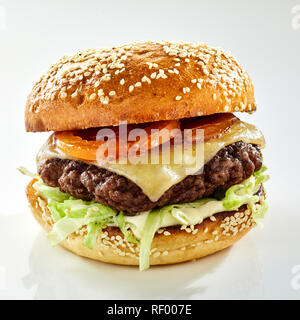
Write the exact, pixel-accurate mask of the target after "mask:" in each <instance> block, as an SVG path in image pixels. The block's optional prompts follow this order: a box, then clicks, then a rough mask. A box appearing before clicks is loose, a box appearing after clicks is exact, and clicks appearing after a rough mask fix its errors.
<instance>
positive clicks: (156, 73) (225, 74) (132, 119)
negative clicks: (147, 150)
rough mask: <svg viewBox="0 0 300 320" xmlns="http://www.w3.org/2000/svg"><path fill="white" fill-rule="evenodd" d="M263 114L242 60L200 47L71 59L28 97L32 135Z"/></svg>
mask: <svg viewBox="0 0 300 320" xmlns="http://www.w3.org/2000/svg"><path fill="white" fill-rule="evenodd" d="M255 110H256V104H255V100H254V90H253V84H252V82H251V79H250V77H249V75H248V74H247V73H246V72H245V70H244V69H243V67H242V66H241V65H240V64H239V63H238V62H237V61H236V59H235V58H234V57H233V56H232V55H230V54H229V53H228V52H225V51H224V50H222V49H219V48H212V47H209V46H207V45H206V44H201V43H195V44H190V43H183V42H169V41H160V42H145V43H132V44H127V45H123V46H121V47H112V48H104V49H89V50H85V51H82V52H80V53H77V54H75V55H70V56H64V57H62V59H61V60H60V61H59V62H58V63H56V64H54V65H53V66H51V68H50V69H49V71H48V72H47V73H46V74H45V75H43V76H42V77H41V79H40V80H39V81H38V82H37V83H36V84H35V86H34V87H33V89H32V92H31V93H30V94H29V96H28V99H27V105H26V113H25V122H26V130H27V131H64V130H73V129H86V128H90V127H101V126H110V125H119V124H120V123H124V122H127V123H143V122H152V121H159V120H174V119H181V118H187V117H195V116H201V115H209V114H214V113H223V112H237V111H245V112H252V111H255Z"/></svg>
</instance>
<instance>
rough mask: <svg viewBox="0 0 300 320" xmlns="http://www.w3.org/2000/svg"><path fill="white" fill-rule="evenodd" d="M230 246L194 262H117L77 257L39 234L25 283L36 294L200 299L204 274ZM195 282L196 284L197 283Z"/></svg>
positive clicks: (41, 296)
mask: <svg viewBox="0 0 300 320" xmlns="http://www.w3.org/2000/svg"><path fill="white" fill-rule="evenodd" d="M229 251H230V249H226V250H223V251H222V252H219V253H217V254H214V255H213V256H209V257H206V258H203V259H201V260H198V261H191V262H187V263H181V264H177V265H169V266H160V267H159V266H157V267H151V268H150V269H149V270H147V271H144V272H139V271H138V268H136V267H127V266H118V265H112V264H106V263H101V262H97V261H93V260H89V259H86V258H82V257H78V256H76V255H74V254H72V253H70V252H68V251H66V250H64V249H63V248H61V247H57V248H55V249H52V248H51V247H50V245H49V244H48V242H47V240H46V239H45V236H44V234H42V233H40V234H39V235H38V237H37V238H36V239H35V241H34V244H33V247H32V250H31V254H30V258H29V259H30V261H29V267H30V273H29V274H28V275H27V276H25V277H24V278H23V284H24V286H25V287H26V288H28V289H29V288H32V287H33V286H35V285H37V290H36V294H35V298H36V299H47V298H52V299H53V298H67V299H76V298H77V299H82V298H83V299H97V298H100V299H104V298H106V299H166V298H168V299H191V298H197V297H198V298H199V296H201V295H202V294H203V293H204V292H205V290H206V288H207V287H206V285H205V283H202V282H201V281H200V282H199V283H198V281H196V280H199V279H204V278H205V277H207V275H209V274H210V273H213V272H215V271H216V270H217V269H218V268H219V267H220V265H221V264H222V263H223V261H224V260H226V257H227V255H228V252H229ZM195 284H197V285H195Z"/></svg>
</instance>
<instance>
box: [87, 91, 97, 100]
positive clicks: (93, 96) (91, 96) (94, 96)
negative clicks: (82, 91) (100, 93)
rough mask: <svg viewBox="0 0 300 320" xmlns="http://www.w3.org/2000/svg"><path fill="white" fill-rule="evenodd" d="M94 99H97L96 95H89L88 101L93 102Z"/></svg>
mask: <svg viewBox="0 0 300 320" xmlns="http://www.w3.org/2000/svg"><path fill="white" fill-rule="evenodd" d="M96 97H97V95H96V93H92V94H91V95H90V98H89V99H90V100H95V99H96Z"/></svg>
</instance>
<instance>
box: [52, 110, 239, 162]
mask: <svg viewBox="0 0 300 320" xmlns="http://www.w3.org/2000/svg"><path fill="white" fill-rule="evenodd" d="M237 120H238V118H237V117H235V116H234V115H233V114H230V113H226V114H225V113H224V114H215V115H211V116H205V117H198V118H190V119H182V120H171V121H158V122H153V123H145V124H138V125H128V126H127V131H126V133H127V134H125V135H123V134H120V132H121V131H122V125H120V126H116V127H104V128H90V129H86V130H77V131H61V132H55V134H54V138H55V142H56V146H57V147H58V148H59V149H60V150H61V151H63V152H64V153H65V154H67V155H69V156H70V157H72V158H77V159H82V160H86V161H95V160H98V161H99V160H104V158H105V159H106V160H108V158H107V156H108V150H109V149H110V147H112V148H113V149H112V150H114V151H115V152H114V154H113V155H112V157H113V158H109V160H112V159H113V160H117V159H118V158H123V157H127V156H128V152H129V150H130V152H131V151H132V150H134V153H135V154H136V155H140V154H142V153H143V152H144V151H147V150H151V149H155V148H156V147H159V146H160V145H162V144H164V143H166V142H168V141H171V142H172V143H173V142H174V140H175V139H174V138H175V136H176V135H177V134H178V133H179V134H180V137H181V138H182V137H183V135H184V130H185V129H192V134H191V135H190V136H189V137H190V138H189V139H188V140H186V139H185V140H184V141H183V140H179V141H181V143H182V142H183V143H186V142H189V143H192V144H194V143H196V142H198V140H199V137H198V136H197V134H196V129H202V130H203V134H204V136H202V135H201V141H203V140H202V139H203V138H204V141H208V140H210V139H214V138H217V137H219V136H221V135H222V134H224V133H225V132H226V131H227V130H228V129H229V128H230V127H231V126H232V124H233V123H234V122H236V121H237ZM141 130H142V132H141ZM177 141H178V140H177ZM100 149H101V150H102V151H101V152H102V153H99V150H100ZM103 150H104V151H103ZM102 157H103V159H102Z"/></svg>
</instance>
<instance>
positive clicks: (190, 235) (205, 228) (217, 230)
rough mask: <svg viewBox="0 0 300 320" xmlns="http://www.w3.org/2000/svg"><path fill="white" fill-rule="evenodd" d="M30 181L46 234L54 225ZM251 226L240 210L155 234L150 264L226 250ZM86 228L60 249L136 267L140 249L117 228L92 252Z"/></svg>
mask: <svg viewBox="0 0 300 320" xmlns="http://www.w3.org/2000/svg"><path fill="white" fill-rule="evenodd" d="M35 181H36V180H32V181H31V182H30V183H29V185H28V186H27V189H26V193H27V198H28V200H29V203H30V207H31V210H32V212H33V215H34V217H35V219H36V220H37V221H38V223H39V224H40V225H41V226H42V227H43V229H44V230H45V231H46V232H49V231H51V228H52V225H53V223H54V221H53V219H52V215H51V213H50V211H49V210H48V208H47V202H46V200H45V199H43V197H41V195H39V194H38V193H37V192H36V190H35V189H34V188H33V183H34V182H35ZM253 226H255V221H254V219H253V218H252V212H251V210H250V209H249V208H248V207H247V206H246V205H244V206H242V207H240V208H239V210H237V211H230V212H220V213H217V214H215V215H214V216H212V217H210V218H206V219H205V220H204V221H203V222H202V223H200V224H197V225H194V226H189V227H187V228H185V229H182V228H181V226H172V227H167V228H163V229H160V230H158V232H156V234H155V237H154V239H153V242H152V246H151V256H150V264H151V265H159V264H172V263H178V262H183V261H188V260H193V259H198V258H201V257H204V256H207V255H210V254H212V253H215V252H217V251H220V250H222V249H225V248H227V247H229V246H231V245H232V244H234V243H235V242H236V241H238V240H239V239H241V238H242V237H243V236H244V235H245V234H246V233H247V232H248V231H249V230H250V229H251V228H252V227H253ZM85 235H86V227H83V228H82V229H81V230H80V231H79V232H76V233H73V234H72V235H70V236H68V237H67V239H65V240H64V241H62V242H61V243H60V245H61V246H62V247H64V248H65V249H67V250H69V251H71V252H73V253H75V254H77V255H79V256H83V257H87V258H90V259H94V260H100V261H103V262H108V263H115V264H123V265H139V247H138V246H137V245H135V244H132V243H131V242H128V241H127V240H126V239H125V238H124V236H123V233H122V232H121V230H120V229H119V228H118V227H107V228H105V229H103V231H102V234H101V235H100V236H99V238H98V240H97V243H96V245H95V247H94V248H93V249H89V248H87V247H85V246H84V245H83V244H82V243H83V240H84V237H85Z"/></svg>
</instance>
